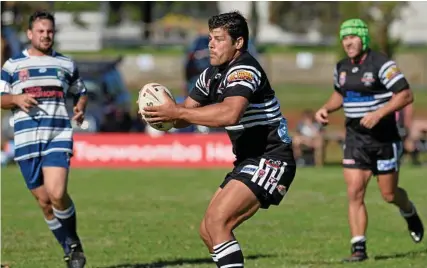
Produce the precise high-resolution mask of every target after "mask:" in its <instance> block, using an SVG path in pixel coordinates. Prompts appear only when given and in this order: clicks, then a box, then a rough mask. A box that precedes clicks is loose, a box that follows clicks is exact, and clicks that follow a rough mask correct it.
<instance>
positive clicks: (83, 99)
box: [76, 95, 88, 111]
mask: <svg viewBox="0 0 427 268" xmlns="http://www.w3.org/2000/svg"><path fill="white" fill-rule="evenodd" d="M87 100H88V97H87V95H82V96H80V97H79V99H78V101H77V103H76V107H77V108H78V109H79V110H80V111H84V110H85V109H86V105H87Z"/></svg>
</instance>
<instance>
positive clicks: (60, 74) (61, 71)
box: [56, 69, 65, 80]
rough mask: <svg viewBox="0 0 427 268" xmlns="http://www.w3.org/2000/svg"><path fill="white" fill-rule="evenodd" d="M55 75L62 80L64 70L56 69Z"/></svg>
mask: <svg viewBox="0 0 427 268" xmlns="http://www.w3.org/2000/svg"><path fill="white" fill-rule="evenodd" d="M56 76H57V77H58V78H59V79H60V80H63V79H64V78H65V74H64V71H63V70H61V69H58V71H57V72H56Z"/></svg>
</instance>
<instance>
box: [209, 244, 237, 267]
mask: <svg viewBox="0 0 427 268" xmlns="http://www.w3.org/2000/svg"><path fill="white" fill-rule="evenodd" d="M214 252H215V255H216V258H217V259H218V263H217V265H218V266H219V267H222V266H226V265H227V266H226V267H230V268H231V267H233V268H234V267H243V263H244V258H243V253H242V250H241V249H240V246H239V243H238V242H237V241H236V240H231V241H227V242H224V243H221V244H219V245H216V246H214Z"/></svg>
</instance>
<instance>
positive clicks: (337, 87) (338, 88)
mask: <svg viewBox="0 0 427 268" xmlns="http://www.w3.org/2000/svg"><path fill="white" fill-rule="evenodd" d="M345 76H346V73H345V72H341V74H340V75H339V76H338V67H336V66H335V69H334V90H335V92H337V93H339V94H342V90H341V85H340V83H341V82H340V80H343V79H345Z"/></svg>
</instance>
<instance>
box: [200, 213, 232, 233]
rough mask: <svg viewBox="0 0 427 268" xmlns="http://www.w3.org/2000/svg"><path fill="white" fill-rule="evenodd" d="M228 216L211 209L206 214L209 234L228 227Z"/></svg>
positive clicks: (206, 225)
mask: <svg viewBox="0 0 427 268" xmlns="http://www.w3.org/2000/svg"><path fill="white" fill-rule="evenodd" d="M228 222H229V220H228V218H227V217H225V215H224V214H222V213H219V212H215V211H210V212H208V213H206V216H205V227H206V231H207V232H208V234H210V235H212V234H215V233H216V232H218V231H222V230H225V229H226V228H227V223H228Z"/></svg>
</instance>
